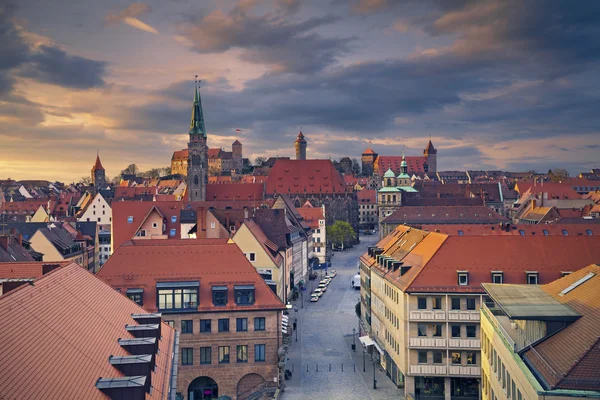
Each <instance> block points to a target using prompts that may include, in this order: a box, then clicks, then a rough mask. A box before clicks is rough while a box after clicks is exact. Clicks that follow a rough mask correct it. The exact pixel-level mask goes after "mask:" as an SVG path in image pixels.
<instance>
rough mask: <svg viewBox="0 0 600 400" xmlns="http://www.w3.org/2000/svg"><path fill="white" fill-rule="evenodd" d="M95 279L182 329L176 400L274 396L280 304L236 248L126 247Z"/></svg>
mask: <svg viewBox="0 0 600 400" xmlns="http://www.w3.org/2000/svg"><path fill="white" fill-rule="evenodd" d="M98 277H99V278H100V279H102V280H103V281H105V282H106V283H108V284H109V285H111V286H112V287H113V288H114V289H116V290H120V291H121V292H122V293H123V294H126V295H127V296H129V297H130V298H131V299H132V300H133V301H135V302H136V303H138V304H139V305H140V306H142V307H144V308H145V309H146V310H148V311H150V312H160V313H161V314H162V315H163V318H164V319H165V321H166V322H167V323H168V324H169V325H171V326H173V327H175V329H177V330H178V331H179V333H180V340H179V354H178V359H179V361H178V376H177V393H178V396H179V398H180V399H181V398H183V399H203V398H217V397H219V396H228V397H229V398H231V399H234V400H235V399H247V398H257V397H254V396H260V395H263V394H266V393H274V392H275V390H276V388H277V386H278V383H279V380H280V374H281V373H282V371H280V370H279V366H278V361H279V355H278V354H279V353H278V352H279V348H280V347H281V345H282V333H281V332H282V325H281V319H282V313H283V310H285V306H284V305H283V303H282V302H281V301H280V300H279V299H278V298H277V296H276V294H275V293H274V292H273V291H272V290H271V288H269V286H268V285H267V284H266V283H265V281H264V280H263V278H262V277H261V276H260V275H259V273H258V272H257V270H256V269H255V267H254V266H253V265H252V264H251V263H250V261H249V260H248V258H247V257H246V256H245V255H244V254H243V253H242V251H241V250H240V249H239V247H238V246H237V245H236V244H235V243H233V242H231V241H229V240H228V239H198V240H177V239H174V240H151V239H150V240H143V241H130V242H126V243H124V244H123V245H121V246H119V248H118V249H117V250H116V251H115V253H114V254H113V255H112V256H111V257H110V258H109V259H108V261H107V262H106V264H104V266H103V267H102V269H101V270H100V272H99V273H98Z"/></svg>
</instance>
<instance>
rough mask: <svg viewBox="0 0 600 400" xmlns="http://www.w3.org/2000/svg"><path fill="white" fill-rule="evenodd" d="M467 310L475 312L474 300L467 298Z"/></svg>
mask: <svg viewBox="0 0 600 400" xmlns="http://www.w3.org/2000/svg"><path fill="white" fill-rule="evenodd" d="M467 310H469V311H473V310H475V298H473V297H467Z"/></svg>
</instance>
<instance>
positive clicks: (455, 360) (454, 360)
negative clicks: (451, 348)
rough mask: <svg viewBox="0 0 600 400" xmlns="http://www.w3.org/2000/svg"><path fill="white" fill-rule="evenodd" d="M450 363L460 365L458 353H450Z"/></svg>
mask: <svg viewBox="0 0 600 400" xmlns="http://www.w3.org/2000/svg"><path fill="white" fill-rule="evenodd" d="M452 364H455V365H461V364H462V363H461V361H460V353H452Z"/></svg>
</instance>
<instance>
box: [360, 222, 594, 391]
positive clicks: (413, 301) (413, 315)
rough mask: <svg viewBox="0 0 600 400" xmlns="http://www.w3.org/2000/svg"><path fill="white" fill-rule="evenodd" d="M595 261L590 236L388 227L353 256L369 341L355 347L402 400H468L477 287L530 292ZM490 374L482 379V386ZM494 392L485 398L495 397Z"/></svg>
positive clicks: (476, 385) (478, 338) (476, 335)
mask: <svg viewBox="0 0 600 400" xmlns="http://www.w3.org/2000/svg"><path fill="white" fill-rule="evenodd" d="M482 232H483V230H482ZM598 259H600V237H599V236H594V235H581V236H580V235H577V236H575V235H568V236H564V235H548V236H546V235H543V234H540V235H533V234H532V235H521V234H516V235H486V234H483V233H481V234H476V233H475V232H473V233H472V234H470V235H464V236H463V235H460V234H458V235H455V234H453V235H447V234H442V233H439V232H428V231H425V230H421V229H417V228H412V227H409V226H406V225H398V226H397V227H396V229H394V230H393V231H392V232H391V233H390V234H389V235H387V236H386V237H385V238H383V239H382V240H381V241H380V242H379V243H377V245H375V246H372V247H369V249H368V251H367V253H365V254H363V255H362V256H361V257H360V276H361V308H362V310H364V312H361V331H362V335H364V336H366V335H368V336H369V338H370V339H371V340H370V341H369V340H365V339H363V340H361V342H363V343H370V342H371V341H372V342H373V344H372V345H371V346H369V350H370V351H372V352H373V355H374V356H375V358H376V359H379V360H380V363H381V366H382V368H384V369H385V370H386V372H387V374H388V376H390V377H391V379H392V381H394V382H395V383H396V384H397V385H398V386H402V385H404V387H405V392H406V394H407V395H409V394H411V395H413V396H414V397H415V398H417V399H419V398H420V399H423V398H427V399H432V398H435V399H444V398H445V399H448V400H449V399H451V398H461V399H478V398H480V397H479V396H480V393H481V386H482V384H481V376H482V370H483V371H486V369H485V367H484V368H482V364H484V363H485V362H484V361H483V360H482V357H481V346H482V336H483V334H482V328H480V320H481V318H483V317H480V309H482V308H483V309H485V306H484V303H485V302H488V301H489V296H488V293H486V290H487V286H485V285H487V284H488V283H494V284H502V285H501V286H500V288H504V287H505V286H507V284H519V285H526V288H527V289H528V290H530V291H534V290H536V291H538V289H539V286H537V285H546V284H549V283H550V282H552V281H554V280H556V279H559V278H561V276H563V275H566V274H568V273H570V272H571V271H576V270H578V269H580V268H583V267H585V266H587V265H589V264H593V263H595V262H596V261H597V260H598ZM573 279H574V278H573ZM482 284H483V287H482ZM567 286H568V285H567ZM484 287H485V289H486V290H484ZM543 288H544V290H546V289H545V288H546V286H543ZM561 290H562V289H561ZM559 292H560V290H559ZM596 295H597V292H596ZM565 299H568V297H565ZM561 301H562V300H561ZM596 303H597V301H596ZM586 304H587V303H586ZM595 313H596V316H597V315H598V312H597V309H596V311H595ZM596 318H597V317H596ZM518 322H519V321H517V323H518ZM540 329H541V327H540ZM540 332H541V330H540ZM548 332H550V328H548ZM590 332H592V331H590ZM597 332H598V331H597V330H594V331H593V335H595V337H597ZM582 335H583V333H582ZM570 342H571V341H570V340H566V341H565V343H570ZM496 345H499V344H498V343H496ZM586 345H588V346H590V345H592V343H591V342H589V341H587V342H586ZM539 346H541V348H544V347H545V346H546V345H543V344H539ZM583 347H585V346H583ZM596 347H597V343H596ZM586 348H587V347H586ZM578 349H579V350H581V346H580V347H578ZM536 351H539V350H536ZM534 353H535V351H531V352H528V353H524V356H525V357H526V358H527V357H533V356H532V354H534ZM557 357H558V354H557ZM561 357H563V356H561ZM578 357H579V356H576V355H573V358H572V359H571V362H573V361H575V360H577V358H578ZM566 358H568V357H566ZM563 361H564V360H563ZM538 364H539V363H538ZM563 366H564V365H563ZM553 368H554V367H553ZM554 369H555V370H556V371H558V370H560V371H564V368H563V369H556V368H554ZM488 371H489V369H488ZM543 373H545V372H543ZM561 373H562V372H561ZM491 376H492V375H491V374H490V373H487V379H488V380H493V379H491ZM550 384H551V385H552V384H553V383H550ZM494 390H496V393H497V396H496V397H493V398H494V399H496V398H501V397H500V394H498V392H497V389H494ZM521 393H523V394H524V392H523V390H521ZM513 398H514V399H516V400H522V399H530V398H534V397H530V396H529V395H524V397H522V399H519V398H518V397H513Z"/></svg>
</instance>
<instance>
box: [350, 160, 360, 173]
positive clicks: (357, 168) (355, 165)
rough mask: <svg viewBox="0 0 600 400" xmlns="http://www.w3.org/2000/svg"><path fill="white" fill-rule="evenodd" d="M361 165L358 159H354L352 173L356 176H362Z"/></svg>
mask: <svg viewBox="0 0 600 400" xmlns="http://www.w3.org/2000/svg"><path fill="white" fill-rule="evenodd" d="M360 170H361V168H360V163H359V162H358V160H357V159H356V158H353V159H352V173H353V174H354V176H359V175H360Z"/></svg>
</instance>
